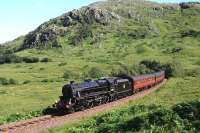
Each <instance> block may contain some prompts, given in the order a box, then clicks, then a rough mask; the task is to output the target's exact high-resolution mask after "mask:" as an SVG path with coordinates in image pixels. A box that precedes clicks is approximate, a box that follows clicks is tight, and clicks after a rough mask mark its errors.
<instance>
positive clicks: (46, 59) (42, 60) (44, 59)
mask: <svg viewBox="0 0 200 133" xmlns="http://www.w3.org/2000/svg"><path fill="white" fill-rule="evenodd" d="M50 61H51V59H49V58H43V59H41V60H40V62H44V63H46V62H50Z"/></svg>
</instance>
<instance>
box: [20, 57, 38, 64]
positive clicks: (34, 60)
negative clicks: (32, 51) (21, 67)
mask: <svg viewBox="0 0 200 133" xmlns="http://www.w3.org/2000/svg"><path fill="white" fill-rule="evenodd" d="M23 61H24V62H25V63H37V62H39V58H37V57H23Z"/></svg>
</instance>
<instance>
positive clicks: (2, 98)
mask: <svg viewBox="0 0 200 133" xmlns="http://www.w3.org/2000/svg"><path fill="white" fill-rule="evenodd" d="M199 12H200V11H199V10H190V9H188V10H185V13H184V14H182V15H181V14H180V11H176V12H175V13H169V14H168V15H167V16H165V17H163V18H153V19H151V22H152V25H153V27H154V28H156V29H157V30H158V32H159V36H156V37H153V36H147V37H146V38H145V39H133V38H131V37H128V36H127V35H126V33H127V32H130V31H133V30H134V29H138V28H141V27H142V26H141V25H140V24H138V23H137V22H135V21H133V20H131V19H125V20H124V23H125V24H121V25H117V26H115V27H114V28H113V27H110V26H109V25H108V26H105V27H102V26H99V25H98V24H97V25H93V32H94V33H95V32H97V31H98V33H104V34H103V35H102V36H101V37H100V40H99V41H98V42H97V43H95V44H94V45H90V44H89V43H91V42H92V41H93V39H91V38H88V39H86V40H85V41H84V42H83V45H82V46H78V47H74V46H69V45H66V43H68V40H65V39H64V38H60V40H59V41H60V43H61V45H63V46H65V48H63V49H49V50H40V51H39V50H34V49H32V50H25V51H21V52H18V53H17V55H19V56H34V57H40V58H42V57H48V58H50V59H52V60H53V61H52V62H49V63H36V64H5V65H0V73H1V75H0V77H5V78H13V79H15V80H17V81H18V84H17V85H9V86H1V85H0V110H1V111H0V116H1V117H2V118H1V119H4V118H6V117H7V116H8V115H10V114H12V113H16V112H29V111H33V110H40V109H42V108H45V107H46V106H48V105H51V104H52V103H53V102H54V101H55V100H56V99H57V98H58V96H59V95H60V93H61V92H60V89H61V87H62V85H63V84H65V83H66V82H68V81H70V80H76V81H80V80H81V79H83V77H84V73H85V72H87V71H88V70H89V69H90V68H91V67H93V66H98V67H100V68H102V70H103V72H104V75H109V74H110V73H111V71H112V70H113V69H116V68H118V67H119V64H120V63H121V64H128V65H129V66H130V65H132V64H137V63H138V62H139V61H141V60H143V59H151V60H152V59H155V60H158V61H161V62H163V63H164V62H173V61H174V59H175V60H178V61H181V63H182V65H183V66H184V69H189V70H193V69H199V68H200V66H199V65H200V60H199V57H200V53H199V51H200V44H199V38H198V37H185V38H181V37H180V33H181V31H187V30H188V29H195V30H196V29H199V28H200V23H198V22H199V21H200V16H199V15H195V14H197V13H199ZM186 14H189V15H186ZM191 14H193V15H191ZM147 21H148V19H147ZM186 23H187V25H186ZM118 29H120V30H118ZM121 33H125V34H121ZM64 42H65V43H64ZM176 47H181V48H183V50H182V51H181V52H180V53H175V54H172V53H169V51H171V50H172V49H173V48H176ZM66 70H69V71H73V72H74V73H75V76H73V77H71V79H67V80H65V79H63V78H62V76H63V73H64V71H66ZM45 79H48V82H42V81H43V80H45ZM27 80H29V81H30V83H28V84H23V82H24V81H27ZM198 80H199V78H197V77H196V78H194V77H186V78H185V79H182V78H174V80H173V79H170V81H169V82H168V83H167V85H166V87H165V89H163V90H161V91H159V92H156V93H154V94H152V96H156V97H153V100H152V97H150V96H148V97H146V98H144V99H142V100H140V101H137V102H134V103H145V104H149V103H158V104H163V103H164V105H171V104H174V103H177V102H180V101H185V100H192V99H198V97H199V96H200V92H199V90H198V87H199V86H200V83H198ZM185 82H187V83H188V84H186V83H185ZM184 84H186V85H184ZM191 86H192V87H191ZM188 88H189V89H188ZM175 90H178V91H175ZM182 90H183V91H182ZM168 95H169V96H171V98H170V100H169V98H168V97H167V96H168ZM149 99H151V100H149Z"/></svg>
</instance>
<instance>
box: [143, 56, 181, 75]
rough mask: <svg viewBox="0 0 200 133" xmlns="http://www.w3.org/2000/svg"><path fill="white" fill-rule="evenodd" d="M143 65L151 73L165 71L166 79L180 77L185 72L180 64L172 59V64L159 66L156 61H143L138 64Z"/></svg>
mask: <svg viewBox="0 0 200 133" xmlns="http://www.w3.org/2000/svg"><path fill="white" fill-rule="evenodd" d="M141 64H142V65H145V66H146V67H147V68H148V69H150V70H151V71H155V72H156V71H161V70H164V71H165V75H166V78H170V77H172V76H173V77H182V76H183V75H184V74H185V72H184V69H183V65H182V63H181V62H180V61H179V60H177V59H174V60H173V61H172V62H170V63H167V64H161V63H160V62H157V61H154V60H153V61H149V60H143V61H141V62H140V65H141Z"/></svg>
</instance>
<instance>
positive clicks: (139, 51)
mask: <svg viewBox="0 0 200 133" xmlns="http://www.w3.org/2000/svg"><path fill="white" fill-rule="evenodd" d="M136 52H137V53H138V54H142V53H144V52H146V48H145V47H144V46H139V47H137V49H136Z"/></svg>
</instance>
